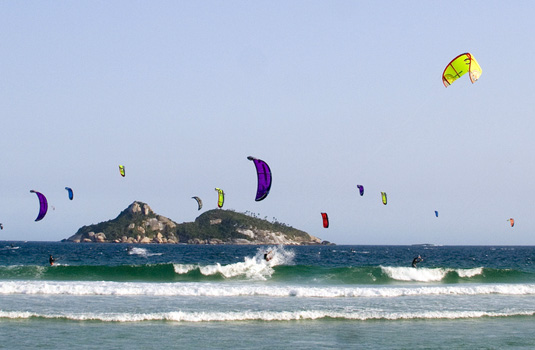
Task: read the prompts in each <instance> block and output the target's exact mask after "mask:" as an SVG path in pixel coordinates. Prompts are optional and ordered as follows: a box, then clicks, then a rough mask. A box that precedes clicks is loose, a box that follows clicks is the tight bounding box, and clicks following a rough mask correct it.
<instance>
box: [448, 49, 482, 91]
mask: <svg viewBox="0 0 535 350" xmlns="http://www.w3.org/2000/svg"><path fill="white" fill-rule="evenodd" d="M467 72H468V73H470V81H471V82H472V84H473V83H475V82H476V81H477V80H478V79H479V77H480V76H481V67H480V66H479V63H477V61H476V59H475V58H474V56H472V55H471V54H469V53H468V52H467V53H463V54H461V55H459V56H457V57H455V58H454V59H453V60H452V61H451V62H450V63H448V65H447V66H446V69H444V73H442V82H443V83H444V86H445V87H448V86H450V85H451V84H452V83H453V82H454V81H455V80H457V79H459V78H460V77H462V76H463V75H464V74H466V73H467Z"/></svg>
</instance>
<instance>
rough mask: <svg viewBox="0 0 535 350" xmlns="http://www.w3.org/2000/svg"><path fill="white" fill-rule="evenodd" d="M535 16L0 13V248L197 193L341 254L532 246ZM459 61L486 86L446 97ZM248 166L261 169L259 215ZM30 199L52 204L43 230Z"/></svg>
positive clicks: (529, 11)
mask: <svg viewBox="0 0 535 350" xmlns="http://www.w3.org/2000/svg"><path fill="white" fill-rule="evenodd" d="M534 13H535V3H533V2H530V1H512V2H502V1H469V2H466V1H447V2H446V1H443V2H436V1H405V2H400V1H382V2H377V1H71V2H66V1H55V2H51V1H2V2H0V47H1V55H0V108H1V110H0V111H1V114H2V123H1V129H0V130H1V137H0V146H1V149H2V152H0V164H1V168H0V169H1V171H0V222H2V223H3V224H4V230H3V231H0V235H1V236H0V239H6V240H60V239H62V238H66V237H69V236H71V235H72V234H74V233H75V232H76V230H77V229H78V228H79V227H81V226H82V225H88V224H93V223H97V222H101V221H105V220H109V219H112V218H114V217H116V216H117V215H118V214H119V212H120V211H121V210H123V209H124V208H126V207H127V206H128V205H129V204H130V203H131V202H133V201H134V200H140V201H143V202H146V203H148V204H149V205H150V206H151V207H152V208H153V209H154V211H156V212H157V213H159V214H162V215H165V216H167V217H169V218H171V219H173V220H175V221H177V222H179V223H180V222H188V221H193V220H194V219H195V218H196V217H197V216H198V215H199V214H200V213H199V212H198V211H197V205H196V203H195V201H194V200H193V199H191V197H192V196H199V197H201V198H202V199H203V201H204V208H203V211H204V210H208V209H213V208H215V207H216V201H217V194H216V192H215V191H214V188H215V187H220V188H222V189H223V190H224V191H225V192H226V194H227V197H226V202H225V208H226V209H234V210H236V211H240V212H245V211H252V212H255V213H259V214H260V216H261V217H264V216H267V217H268V218H269V219H272V218H273V217H276V218H277V219H278V220H279V221H282V222H285V223H287V224H289V225H292V226H294V227H296V228H300V229H303V230H305V231H307V232H308V233H310V234H313V235H316V236H318V237H320V238H322V239H325V240H329V241H332V242H335V243H339V244H343V243H346V244H413V243H435V244H531V245H533V244H535V215H534V212H535V202H534V201H535V193H534V192H535V176H534V175H535V156H534V154H535V153H534V152H535V137H534V135H535V121H534V118H535V114H534V109H535V108H534V104H535V93H534V89H533V81H535V77H534V75H535V70H534V69H533V66H532V65H533V63H534V62H535V45H534V41H533V38H534V37H535V29H534V28H535V27H534V25H533V14H534ZM463 52H470V53H472V54H473V55H474V57H475V58H476V59H477V60H478V62H479V64H480V65H481V67H482V69H483V74H482V76H481V78H480V80H479V81H477V82H476V83H475V84H471V83H470V81H469V79H468V77H467V76H464V77H462V78H461V79H459V80H458V81H456V82H455V83H454V84H453V85H452V86H450V87H448V88H447V89H446V88H444V86H443V85H442V81H441V74H442V71H443V70H444V68H445V66H446V64H447V63H448V62H449V61H450V60H451V59H453V58H454V57H455V56H456V55H458V54H460V53H463ZM249 155H251V156H254V157H257V158H260V159H263V160H265V161H266V162H268V163H269V165H270V167H271V169H272V171H273V186H272V189H271V193H270V194H269V196H268V197H267V198H266V199H265V200H264V201H262V202H255V201H254V197H255V193H256V175H255V170H254V165H253V163H252V162H250V161H249V160H247V156H249ZM119 164H124V165H125V166H126V172H127V175H126V177H125V178H122V177H121V176H120V175H119V172H118V165H119ZM357 184H362V185H364V186H365V191H366V193H365V195H364V197H360V196H359V195H358V191H357V188H356V185H357ZM65 186H69V187H72V188H73V189H74V192H75V200H74V201H72V202H71V201H69V200H68V198H67V192H66V191H65V190H64V187H65ZM31 189H35V190H38V191H40V192H42V193H44V194H45V195H46V196H47V197H48V199H49V203H50V205H51V206H54V207H55V210H50V211H49V213H48V214H47V216H46V217H45V219H43V220H42V221H40V222H34V219H35V218H36V216H37V212H38V203H37V197H36V196H35V195H34V194H32V193H30V192H29V191H30V190H31ZM381 191H385V192H387V194H388V199H389V203H388V205H387V206H383V205H382V204H381V200H380V192H381ZM435 210H438V211H439V217H438V218H436V217H435V216H434V211H435ZM320 212H327V213H328V214H329V217H330V219H331V226H330V227H329V228H328V229H324V228H323V227H322V224H321V216H320ZM510 217H514V218H515V220H516V225H515V227H514V228H511V227H509V225H508V222H507V219H508V218H510Z"/></svg>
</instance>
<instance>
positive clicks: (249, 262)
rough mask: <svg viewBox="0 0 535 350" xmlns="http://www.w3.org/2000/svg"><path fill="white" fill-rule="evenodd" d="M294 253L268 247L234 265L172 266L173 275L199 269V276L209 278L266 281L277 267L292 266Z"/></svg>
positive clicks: (282, 248)
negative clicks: (266, 258)
mask: <svg viewBox="0 0 535 350" xmlns="http://www.w3.org/2000/svg"><path fill="white" fill-rule="evenodd" d="M268 252H269V257H270V260H269V261H266V260H265V259H264V254H266V253H268ZM294 256H295V253H294V252H293V251H292V250H286V249H285V248H284V247H282V246H280V247H270V248H262V249H259V250H258V251H257V253H256V255H255V256H253V257H245V258H244V260H243V261H241V262H237V263H234V264H228V265H221V264H220V263H217V264H213V265H207V266H200V265H192V264H173V267H174V270H175V273H177V274H186V273H188V272H190V271H192V270H195V269H199V271H200V272H201V274H203V275H205V276H211V275H215V274H220V275H222V276H223V277H225V278H232V277H238V276H243V277H245V278H247V279H251V280H266V279H268V278H270V277H271V276H272V275H273V273H274V272H275V270H273V267H274V266H277V265H290V264H293V258H294Z"/></svg>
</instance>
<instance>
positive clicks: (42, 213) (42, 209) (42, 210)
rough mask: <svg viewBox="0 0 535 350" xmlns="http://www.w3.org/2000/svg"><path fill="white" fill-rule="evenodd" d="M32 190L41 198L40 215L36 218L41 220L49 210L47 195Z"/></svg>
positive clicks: (32, 191)
mask: <svg viewBox="0 0 535 350" xmlns="http://www.w3.org/2000/svg"><path fill="white" fill-rule="evenodd" d="M30 192H31V193H35V194H36V195H37V198H39V215H37V219H35V221H39V220H41V219H42V218H44V217H45V215H46V212H47V210H48V202H47V201H46V197H45V196H44V195H43V194H42V193H40V192H37V191H34V190H31V191H30Z"/></svg>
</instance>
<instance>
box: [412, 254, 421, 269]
mask: <svg viewBox="0 0 535 350" xmlns="http://www.w3.org/2000/svg"><path fill="white" fill-rule="evenodd" d="M421 261H424V259H423V258H422V257H421V256H420V255H418V256H417V257H416V258H414V259H412V267H416V264H418V263H419V262H421Z"/></svg>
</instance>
